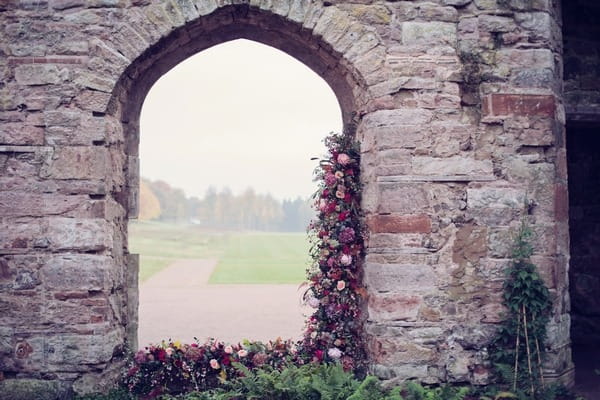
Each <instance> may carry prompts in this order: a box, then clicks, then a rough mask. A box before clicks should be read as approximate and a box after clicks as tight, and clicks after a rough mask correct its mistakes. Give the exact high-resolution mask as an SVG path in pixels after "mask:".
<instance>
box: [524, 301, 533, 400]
mask: <svg viewBox="0 0 600 400" xmlns="http://www.w3.org/2000/svg"><path fill="white" fill-rule="evenodd" d="M523 328H524V330H525V348H526V349H527V367H528V368H529V382H530V383H531V397H532V398H535V388H534V387H533V372H532V371H531V351H530V350H529V335H528V334H527V314H526V313H525V304H523Z"/></svg>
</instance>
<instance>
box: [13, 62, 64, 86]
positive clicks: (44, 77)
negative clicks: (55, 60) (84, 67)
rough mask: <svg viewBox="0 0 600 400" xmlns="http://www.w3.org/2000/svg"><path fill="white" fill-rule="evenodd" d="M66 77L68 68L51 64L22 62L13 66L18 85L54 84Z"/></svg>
mask: <svg viewBox="0 0 600 400" xmlns="http://www.w3.org/2000/svg"><path fill="white" fill-rule="evenodd" d="M67 78H68V70H66V69H65V70H61V69H60V68H58V67H57V66H56V65H51V64H22V65H19V66H17V67H15V79H16V80H17V83H19V84H20V85H27V86H37V85H56V84H59V83H61V82H63V81H65V80H66V79H67Z"/></svg>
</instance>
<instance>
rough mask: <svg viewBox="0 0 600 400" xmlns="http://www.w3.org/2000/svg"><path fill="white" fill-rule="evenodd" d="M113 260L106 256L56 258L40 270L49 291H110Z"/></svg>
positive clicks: (79, 255)
mask: <svg viewBox="0 0 600 400" xmlns="http://www.w3.org/2000/svg"><path fill="white" fill-rule="evenodd" d="M112 269H113V265H112V260H111V259H110V258H109V257H105V256H96V255H87V254H77V255H76V254H73V255H62V256H54V257H52V258H50V259H48V261H47V262H46V264H45V265H44V266H42V268H41V269H40V273H41V280H42V282H43V284H44V287H46V288H47V289H49V290H89V291H101V290H110V289H111V288H112V285H113V281H112V279H111V270H112Z"/></svg>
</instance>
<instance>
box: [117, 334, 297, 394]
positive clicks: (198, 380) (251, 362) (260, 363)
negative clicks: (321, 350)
mask: <svg viewBox="0 0 600 400" xmlns="http://www.w3.org/2000/svg"><path fill="white" fill-rule="evenodd" d="M297 355H298V353H297V350H296V344H295V343H294V342H292V341H291V340H287V341H284V340H282V339H280V338H278V339H277V340H275V341H271V342H268V343H266V344H265V343H261V342H249V341H245V342H244V343H242V344H236V345H227V344H225V343H223V342H219V341H216V340H209V341H208V342H206V343H203V344H200V343H193V344H182V343H180V342H172V341H169V342H163V343H161V344H160V345H152V346H148V347H146V348H145V349H144V350H140V351H138V352H137V353H135V354H134V355H133V358H132V360H131V362H130V365H129V369H128V370H127V372H126V374H125V376H124V384H125V386H126V387H127V389H128V390H129V392H131V393H134V394H136V395H140V396H142V397H144V398H148V399H151V398H154V397H157V396H159V395H161V394H163V393H170V394H177V393H186V392H190V391H194V390H196V391H198V390H207V389H211V388H215V387H217V386H219V384H220V383H222V382H225V381H227V380H229V379H231V378H234V377H237V376H239V375H240V373H241V372H240V371H239V370H238V369H236V368H235V367H234V365H235V363H239V364H242V365H244V366H245V367H246V368H248V369H250V370H253V369H255V368H260V367H264V366H271V367H273V368H276V369H280V368H283V367H284V366H285V365H288V364H289V363H294V362H296V363H297V362H298V357H297Z"/></svg>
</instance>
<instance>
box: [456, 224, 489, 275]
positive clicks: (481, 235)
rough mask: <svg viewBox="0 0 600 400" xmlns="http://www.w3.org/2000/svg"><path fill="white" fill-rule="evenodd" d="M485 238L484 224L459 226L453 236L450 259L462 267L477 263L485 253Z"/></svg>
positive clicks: (485, 229)
mask: <svg viewBox="0 0 600 400" xmlns="http://www.w3.org/2000/svg"><path fill="white" fill-rule="evenodd" d="M487 239H488V238H487V227H486V226H475V225H471V224H468V225H463V226H461V227H460V228H458V230H457V232H456V234H455V237H454V244H453V246H452V261H453V262H455V263H457V264H458V265H460V266H463V267H464V266H466V265H474V264H477V263H478V262H479V261H480V260H481V258H483V257H485V256H486V255H487V251H488V248H487Z"/></svg>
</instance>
